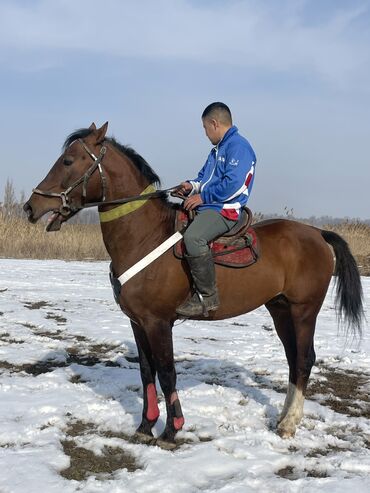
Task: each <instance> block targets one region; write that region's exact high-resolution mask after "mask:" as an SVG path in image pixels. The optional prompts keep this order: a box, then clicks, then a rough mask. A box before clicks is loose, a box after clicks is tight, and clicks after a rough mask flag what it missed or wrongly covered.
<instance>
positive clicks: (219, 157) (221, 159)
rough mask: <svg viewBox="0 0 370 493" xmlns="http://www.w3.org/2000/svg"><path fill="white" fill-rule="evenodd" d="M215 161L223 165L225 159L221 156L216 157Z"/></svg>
mask: <svg viewBox="0 0 370 493" xmlns="http://www.w3.org/2000/svg"><path fill="white" fill-rule="evenodd" d="M217 161H221V163H224V162H225V158H224V157H223V156H218V158H217Z"/></svg>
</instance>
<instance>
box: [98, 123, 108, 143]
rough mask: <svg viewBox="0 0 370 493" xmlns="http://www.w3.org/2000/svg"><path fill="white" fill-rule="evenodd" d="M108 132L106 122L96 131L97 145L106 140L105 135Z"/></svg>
mask: <svg viewBox="0 0 370 493" xmlns="http://www.w3.org/2000/svg"><path fill="white" fill-rule="evenodd" d="M107 130H108V122H105V123H104V125H103V126H102V127H100V128H98V130H97V131H96V134H95V138H96V143H97V144H101V143H102V142H103V140H104V139H105V134H106V133H107Z"/></svg>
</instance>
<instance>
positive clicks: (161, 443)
mask: <svg viewBox="0 0 370 493" xmlns="http://www.w3.org/2000/svg"><path fill="white" fill-rule="evenodd" d="M155 444H156V445H157V446H158V447H160V448H161V449H163V450H175V448H176V447H177V444H176V442H168V441H167V440H162V439H161V438H157V440H156V442H155Z"/></svg>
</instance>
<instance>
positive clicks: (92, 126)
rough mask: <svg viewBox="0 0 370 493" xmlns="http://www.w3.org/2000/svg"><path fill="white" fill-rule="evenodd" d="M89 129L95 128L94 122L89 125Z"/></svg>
mask: <svg viewBox="0 0 370 493" xmlns="http://www.w3.org/2000/svg"><path fill="white" fill-rule="evenodd" d="M89 130H96V125H95V123H94V122H92V124H91V125H90V127H89Z"/></svg>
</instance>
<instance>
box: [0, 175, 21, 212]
mask: <svg viewBox="0 0 370 493" xmlns="http://www.w3.org/2000/svg"><path fill="white" fill-rule="evenodd" d="M16 209H17V199H16V196H15V190H14V185H13V182H12V180H10V179H9V178H8V179H7V180H6V183H5V188H4V201H3V207H2V211H3V215H4V216H6V217H13V216H15V215H16V212H17V211H16Z"/></svg>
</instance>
